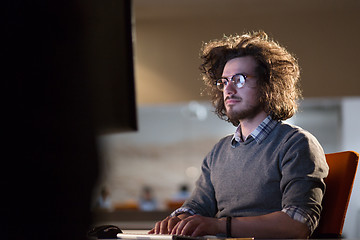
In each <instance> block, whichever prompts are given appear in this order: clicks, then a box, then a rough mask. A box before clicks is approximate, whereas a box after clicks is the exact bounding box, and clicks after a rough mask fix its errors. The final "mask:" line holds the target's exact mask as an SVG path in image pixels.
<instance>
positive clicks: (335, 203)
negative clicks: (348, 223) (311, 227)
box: [312, 151, 359, 238]
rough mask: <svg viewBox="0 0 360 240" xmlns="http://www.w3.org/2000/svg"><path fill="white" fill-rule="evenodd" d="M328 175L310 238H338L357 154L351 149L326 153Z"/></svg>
mask: <svg viewBox="0 0 360 240" xmlns="http://www.w3.org/2000/svg"><path fill="white" fill-rule="evenodd" d="M326 161H327V163H328V165H329V168H330V170H329V175H328V177H327V178H326V179H325V183H326V191H325V195H324V198H323V202H322V206H323V210H322V213H321V218H320V222H319V225H318V227H317V229H316V230H315V232H314V234H313V235H312V238H340V237H341V234H342V229H343V226H344V221H345V215H346V211H347V208H348V204H349V200H350V195H351V190H352V187H353V183H354V179H355V174H356V169H357V165H358V162H359V154H358V153H356V152H353V151H347V152H337V153H330V154H326Z"/></svg>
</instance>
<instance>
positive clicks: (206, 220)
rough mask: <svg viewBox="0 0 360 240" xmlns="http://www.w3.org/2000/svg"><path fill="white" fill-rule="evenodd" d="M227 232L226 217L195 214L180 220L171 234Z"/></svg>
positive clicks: (192, 234) (188, 234)
mask: <svg viewBox="0 0 360 240" xmlns="http://www.w3.org/2000/svg"><path fill="white" fill-rule="evenodd" d="M225 232H226V222H225V221H224V219H217V218H211V217H203V216H200V215H193V216H190V217H187V218H185V219H184V220H181V221H180V222H178V223H177V224H176V225H175V226H174V227H173V228H172V231H171V232H170V234H176V235H186V236H192V237H196V236H204V235H216V234H219V233H225Z"/></svg>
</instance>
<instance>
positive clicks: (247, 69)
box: [222, 56, 263, 120]
mask: <svg viewBox="0 0 360 240" xmlns="http://www.w3.org/2000/svg"><path fill="white" fill-rule="evenodd" d="M256 67H257V62H256V61H255V59H254V58H253V57H251V56H246V57H238V58H234V59H231V60H229V61H228V62H227V63H226V64H225V67H224V70H223V74H222V77H226V78H229V79H230V78H231V77H232V76H233V75H235V74H239V73H241V74H244V75H245V76H247V78H246V81H245V85H244V86H243V87H242V88H237V87H236V86H235V85H234V84H233V83H232V82H231V81H230V82H229V83H228V85H227V86H225V87H224V90H223V97H224V104H225V108H226V114H227V116H228V117H229V118H230V119H233V120H245V119H249V120H250V119H253V118H254V117H256V116H257V115H258V114H259V113H260V112H262V111H263V107H262V105H261V104H260V102H259V93H258V87H257V79H258V77H257V76H256V75H257V74H256Z"/></svg>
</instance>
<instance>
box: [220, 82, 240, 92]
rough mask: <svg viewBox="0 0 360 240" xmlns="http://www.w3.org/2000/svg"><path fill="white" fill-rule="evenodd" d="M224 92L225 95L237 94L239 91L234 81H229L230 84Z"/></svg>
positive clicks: (225, 87)
mask: <svg viewBox="0 0 360 240" xmlns="http://www.w3.org/2000/svg"><path fill="white" fill-rule="evenodd" d="M223 91H224V94H225V95H229V94H230V95H231V94H235V93H236V91H237V87H236V86H235V84H234V83H233V82H232V81H229V82H228V84H227V85H225V86H224V90H223Z"/></svg>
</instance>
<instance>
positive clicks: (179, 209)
mask: <svg viewBox="0 0 360 240" xmlns="http://www.w3.org/2000/svg"><path fill="white" fill-rule="evenodd" d="M182 213H189V214H190V215H195V214H196V212H195V211H194V210H192V209H190V208H185V207H181V208H178V209H176V210H175V211H174V212H172V213H171V214H170V217H175V216H177V215H180V214H182Z"/></svg>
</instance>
